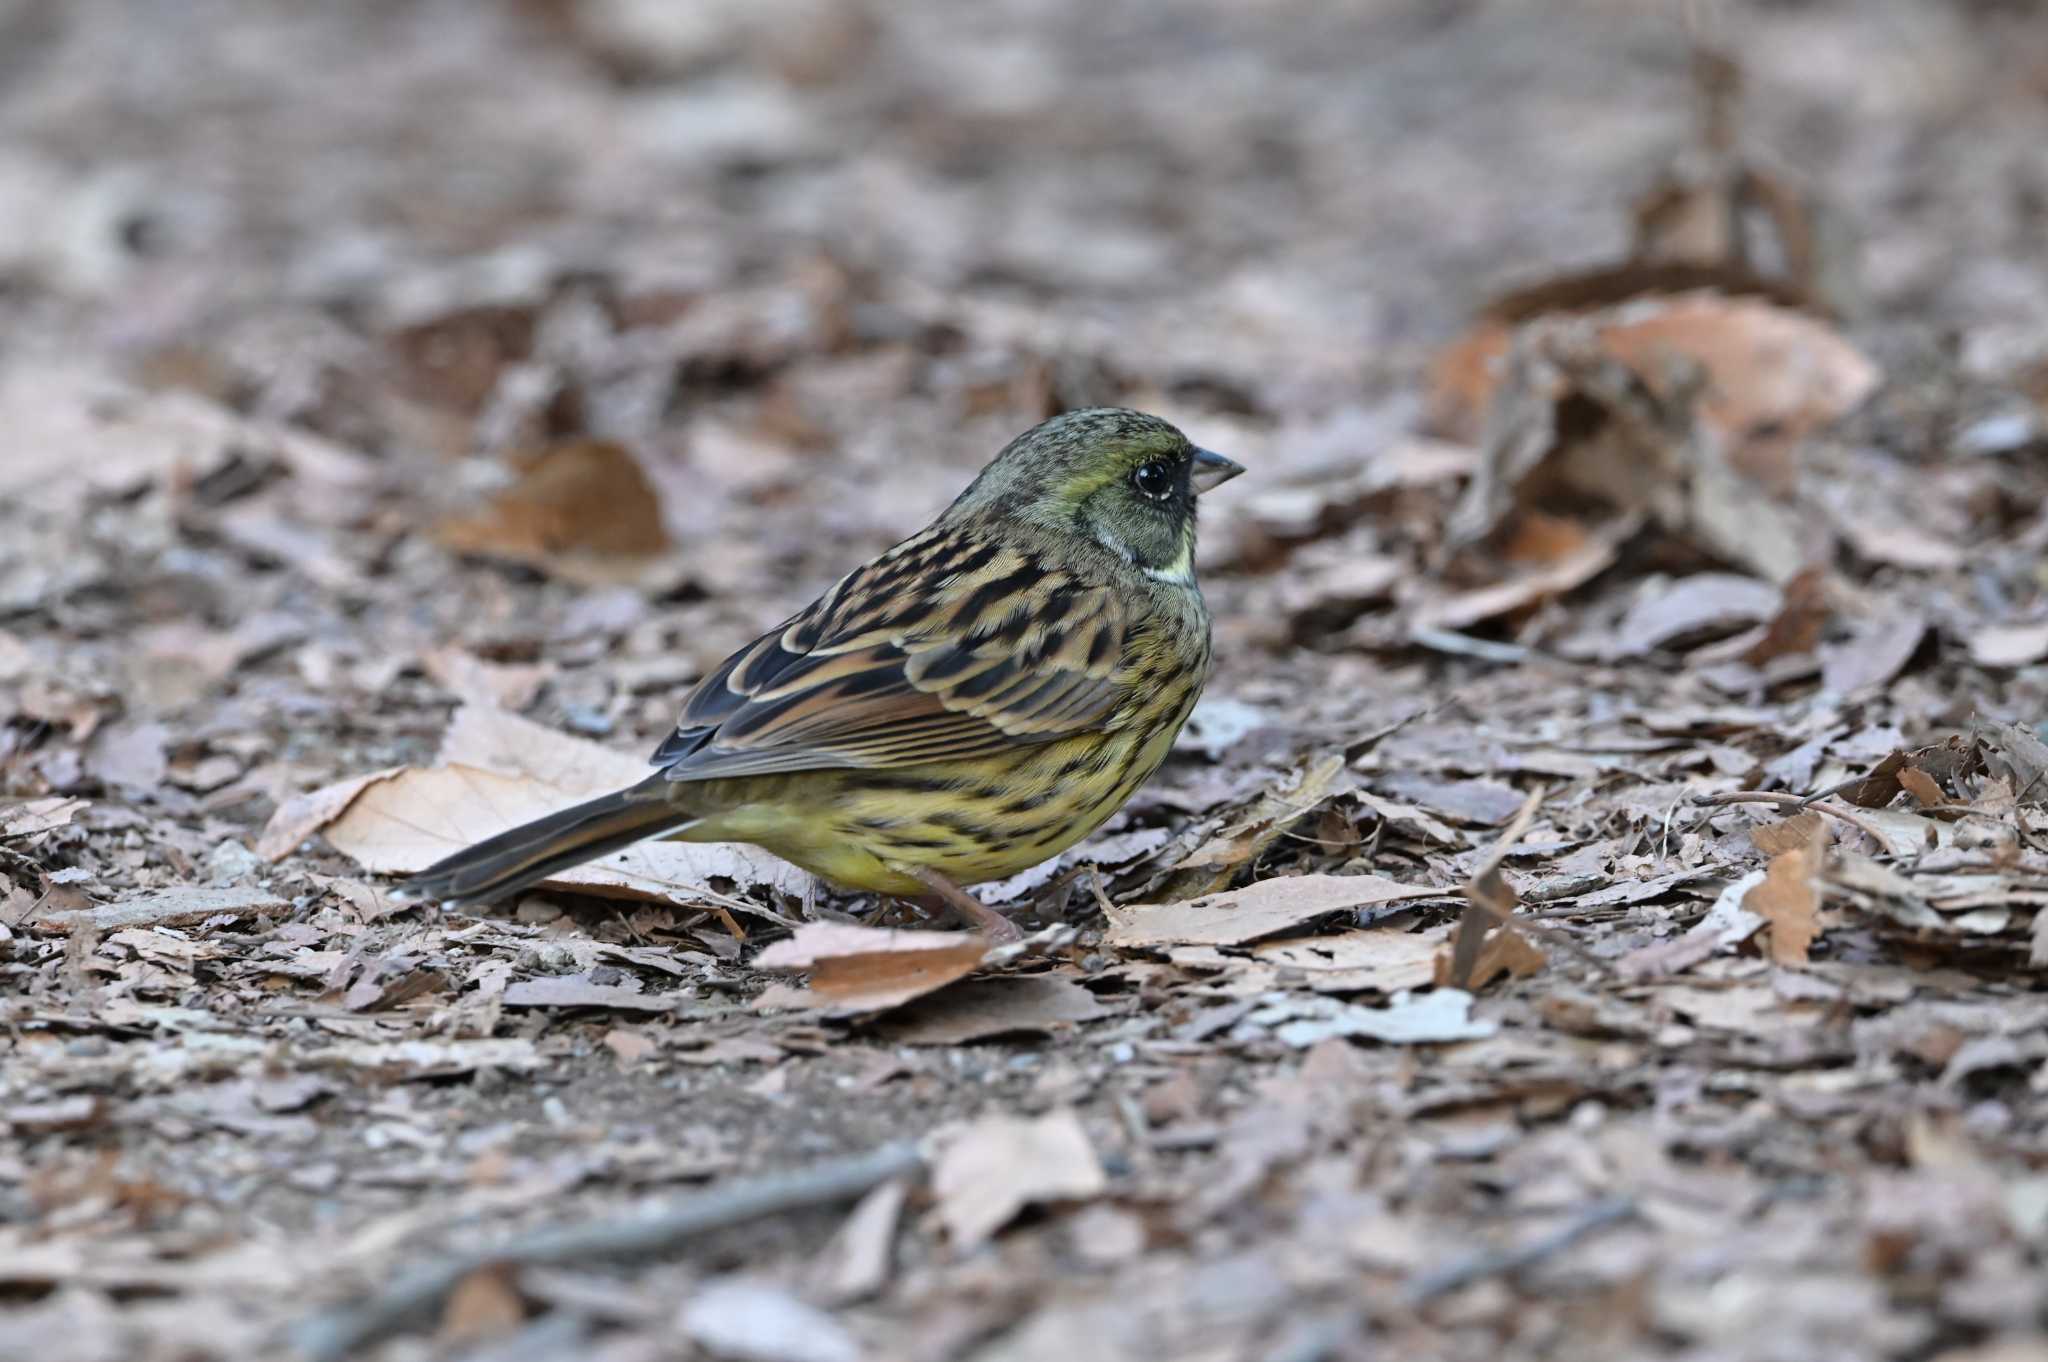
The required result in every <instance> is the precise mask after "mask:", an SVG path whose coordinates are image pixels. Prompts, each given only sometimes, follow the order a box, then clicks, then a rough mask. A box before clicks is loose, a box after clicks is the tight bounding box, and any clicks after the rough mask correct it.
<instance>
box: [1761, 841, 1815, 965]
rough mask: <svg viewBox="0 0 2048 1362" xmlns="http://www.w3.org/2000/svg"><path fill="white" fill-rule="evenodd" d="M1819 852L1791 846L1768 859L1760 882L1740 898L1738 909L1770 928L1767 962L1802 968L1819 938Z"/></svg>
mask: <svg viewBox="0 0 2048 1362" xmlns="http://www.w3.org/2000/svg"><path fill="white" fill-rule="evenodd" d="M1818 861H1819V852H1818V851H1817V850H1816V849H1815V848H1813V847H1811V846H1805V847H1794V848H1793V849H1792V850H1790V851H1786V852H1783V853H1781V854H1780V855H1777V856H1774V857H1772V858H1771V864H1770V866H1769V868H1768V869H1767V870H1766V871H1765V872H1764V878H1763V882H1762V883H1761V884H1759V885H1757V886H1756V887H1755V888H1753V889H1751V890H1750V891H1749V893H1748V894H1747V895H1745V896H1744V897H1743V900H1742V906H1743V907H1744V908H1746V909H1748V910H1749V911H1750V912H1752V913H1755V914H1756V915H1757V916H1759V917H1761V918H1762V919H1763V920H1764V921H1765V922H1766V923H1768V924H1769V925H1770V947H1771V959H1773V960H1775V961H1777V962H1778V963H1779V964H1781V965H1804V964H1805V963H1806V956H1807V951H1808V950H1809V949H1810V948H1811V947H1812V945H1813V943H1814V940H1815V938H1817V937H1818V936H1819V935H1820V916H1819V915H1820V886H1819V876H1818V873H1817V872H1818V870H1819V865H1818Z"/></svg>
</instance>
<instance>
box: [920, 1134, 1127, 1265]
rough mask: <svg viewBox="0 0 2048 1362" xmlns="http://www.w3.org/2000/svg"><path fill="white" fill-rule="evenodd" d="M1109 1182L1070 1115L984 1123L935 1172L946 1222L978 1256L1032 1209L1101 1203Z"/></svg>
mask: <svg viewBox="0 0 2048 1362" xmlns="http://www.w3.org/2000/svg"><path fill="white" fill-rule="evenodd" d="M1107 1185H1108V1180H1107V1178H1105V1177H1104V1176H1103V1172H1102V1165H1101V1163H1099V1162H1098V1161H1097V1160H1096V1157H1095V1148H1094V1146H1093V1145H1091V1144H1090V1143H1089V1142H1088V1132H1087V1131H1085V1130H1083V1129H1082V1128H1081V1120H1080V1118H1079V1117H1078V1116H1076V1115H1075V1114H1074V1113H1073V1112H1072V1111H1071V1110H1064V1109H1063V1110H1060V1111H1053V1112H1048V1113H1047V1114H1046V1115H1044V1116H1041V1117H1039V1118H1037V1119H1036V1120H1025V1119H1023V1118H1021V1117H1016V1116H1004V1115H997V1116H984V1117H982V1118H981V1119H980V1120H978V1121H975V1122H974V1123H972V1124H971V1125H969V1126H968V1127H967V1128H966V1129H964V1130H962V1131H960V1132H959V1134H957V1135H955V1136H954V1137H953V1139H952V1140H951V1141H949V1142H948V1143H947V1145H946V1147H945V1150H944V1152H942V1153H941V1154H940V1155H939V1159H938V1164H937V1166H936V1167H934V1168H933V1169H932V1193H933V1195H934V1196H936V1197H937V1198H938V1208H937V1209H938V1216H939V1220H940V1221H941V1222H942V1223H943V1224H944V1225H945V1227H946V1234H947V1236H948V1237H949V1238H951V1239H952V1241H953V1246H954V1247H955V1248H956V1249H961V1250H965V1249H971V1248H973V1247H975V1246H976V1245H978V1244H980V1243H982V1242H984V1241H985V1240H987V1239H988V1237H989V1236H990V1235H992V1234H994V1233H995V1232H996V1231H997V1230H999V1229H1001V1228H1002V1227H1003V1226H1005V1225H1007V1224H1009V1223H1010V1221H1011V1220H1013V1219H1015V1218H1016V1216H1017V1213H1018V1212H1019V1211H1021V1210H1023V1209H1024V1208H1025V1207H1026V1206H1031V1205H1035V1204H1038V1203H1040V1202H1046V1201H1074V1200H1079V1199H1081V1198H1084V1197H1092V1196H1096V1195H1099V1194H1100V1193H1101V1192H1102V1190H1103V1189H1104V1187H1106V1186H1107Z"/></svg>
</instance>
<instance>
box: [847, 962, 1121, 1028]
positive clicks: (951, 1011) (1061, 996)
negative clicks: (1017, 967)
mask: <svg viewBox="0 0 2048 1362" xmlns="http://www.w3.org/2000/svg"><path fill="white" fill-rule="evenodd" d="M1108 1015H1109V1010H1108V1009H1107V1008H1105V1007H1104V1006H1103V1005H1102V1004H1101V1003H1100V1002H1099V1001H1097V999H1096V997H1095V995H1094V994H1093V993H1090V992H1089V991H1088V990H1087V989H1085V988H1083V987H1081V985H1079V984H1077V983H1075V982H1074V981H1073V980H1072V979H1063V978H1061V977H1059V976H1058V975H1053V974H1035V975H1023V976H1018V975H999V976H995V977H991V978H985V979H967V980H963V981H961V982H960V983H956V984H954V985H953V986H952V987H950V988H946V989H942V990H941V991H939V992H937V993H934V994H933V995H932V996H930V997H929V998H921V999H919V1000H917V1001H916V1002H913V1003H912V1004H911V1005H910V1006H908V1007H906V1008H904V1009H903V1010H902V1011H901V1012H899V1013H897V1014H896V1015H895V1016H893V1017H891V1018H889V1019H887V1021H885V1022H884V1023H883V1026H882V1031H881V1034H882V1035H883V1036H884V1037H885V1038H886V1039H888V1040H891V1041H894V1042H895V1043H897V1044H899V1045H964V1044H967V1043H968V1042H970V1041H977V1040H988V1039H989V1038H991V1037H993V1036H1013V1035H1018V1034H1020V1033H1024V1032H1047V1031H1063V1030H1066V1029H1067V1028H1069V1027H1071V1026H1073V1025H1074V1024H1075V1023H1077V1022H1084V1021H1094V1020H1095V1019H1096V1018H1098V1017H1104V1016H1108Z"/></svg>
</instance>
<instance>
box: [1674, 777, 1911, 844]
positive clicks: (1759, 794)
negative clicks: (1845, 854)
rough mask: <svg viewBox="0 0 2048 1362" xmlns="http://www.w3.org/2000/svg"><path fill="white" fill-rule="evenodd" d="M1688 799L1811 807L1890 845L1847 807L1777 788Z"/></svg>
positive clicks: (1702, 803) (1698, 802)
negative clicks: (1818, 801) (1810, 799)
mask: <svg viewBox="0 0 2048 1362" xmlns="http://www.w3.org/2000/svg"><path fill="white" fill-rule="evenodd" d="M1692 802H1693V803H1694V804H1696V805H1699V806H1700V807H1702V808H1713V807H1718V806H1719V805H1722V804H1776V805H1778V806H1779V807H1780V808H1786V809H1799V810H1801V811H1802V812H1803V811H1805V810H1807V809H1811V810H1813V812H1815V813H1824V814H1826V815H1828V817H1830V818H1839V819H1841V820H1842V821H1843V822H1844V823H1847V824H1848V825H1849V826H1850V827H1852V828H1854V829H1856V831H1858V832H1860V833H1863V834H1864V835H1865V836H1867V837H1869V838H1870V839H1871V840H1872V841H1874V842H1876V843H1877V844H1878V845H1879V846H1881V847H1888V846H1890V845H1891V842H1890V841H1888V840H1887V839H1886V838H1885V835H1884V834H1883V833H1881V832H1879V831H1878V830H1877V829H1876V828H1874V827H1872V826H1871V825H1870V824H1868V823H1866V822H1864V821H1863V820H1862V819H1861V818H1858V817H1857V816H1856V815H1855V814H1853V813H1850V812H1849V811H1848V810H1847V809H1838V808H1836V807H1835V806H1834V805H1832V804H1813V803H1809V802H1808V797H1807V796H1805V795H1796V794H1783V793H1780V792H1779V791H1777V790H1730V791H1728V792H1727V793H1726V794H1702V795H1694V796H1693V797H1692Z"/></svg>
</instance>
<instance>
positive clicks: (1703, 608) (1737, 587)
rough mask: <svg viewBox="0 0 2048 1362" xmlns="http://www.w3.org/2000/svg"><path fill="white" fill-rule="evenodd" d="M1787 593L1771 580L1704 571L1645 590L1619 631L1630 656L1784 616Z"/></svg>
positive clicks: (1622, 645)
mask: <svg viewBox="0 0 2048 1362" xmlns="http://www.w3.org/2000/svg"><path fill="white" fill-rule="evenodd" d="M1783 599H1784V596H1783V593H1782V592H1780V591H1779V590H1778V588H1777V587H1775V586H1772V585H1771V584H1770V583H1769V582H1760V581H1758V580H1757V579H1756V578H1754V577H1740V576H1737V575H1735V574H1734V573H1729V572H1700V573H1695V574H1694V575H1692V576H1690V577H1684V578H1681V579H1679V580H1678V581H1676V582H1671V583H1669V584H1668V585H1665V586H1663V587H1662V588H1661V589H1657V590H1652V591H1648V592H1645V593H1644V594H1643V595H1641V596H1638V597H1637V598H1636V601H1635V604H1634V605H1632V606H1630V607H1629V612H1628V614H1627V615H1626V616H1624V617H1623V618H1622V621H1621V624H1620V625H1619V626H1617V628H1616V630H1615V632H1616V634H1617V635H1619V638H1620V643H1621V651H1622V653H1623V655H1625V656H1638V657H1640V656H1642V655H1644V654H1647V653H1651V652H1654V651H1656V650H1657V649H1659V648H1662V647H1664V646H1665V645H1666V644H1670V643H1675V642H1678V641H1680V640H1683V639H1686V638H1691V637H1694V636H1697V635H1700V634H1703V633H1707V632H1717V633H1728V632H1730V631H1732V630H1735V629H1738V628H1740V627H1742V626H1743V625H1746V624H1755V623H1757V622H1759V621H1761V620H1768V619H1770V618H1772V617H1773V616H1775V615H1776V614H1777V613H1778V607H1779V605H1780V604H1781V603H1782V601H1783Z"/></svg>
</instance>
